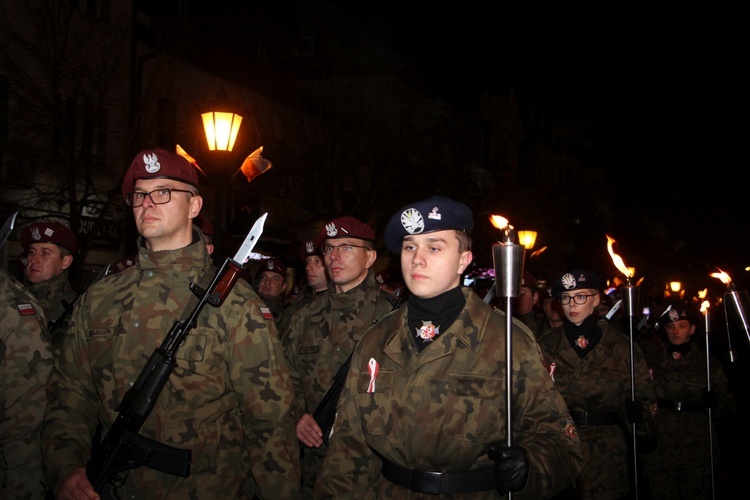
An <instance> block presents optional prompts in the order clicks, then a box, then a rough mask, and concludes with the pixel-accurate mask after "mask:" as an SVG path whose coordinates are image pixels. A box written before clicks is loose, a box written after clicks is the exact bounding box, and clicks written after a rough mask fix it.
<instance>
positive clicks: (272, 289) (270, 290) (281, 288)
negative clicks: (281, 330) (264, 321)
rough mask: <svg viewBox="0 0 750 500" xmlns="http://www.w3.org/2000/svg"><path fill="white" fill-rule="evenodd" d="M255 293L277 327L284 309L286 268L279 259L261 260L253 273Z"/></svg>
mask: <svg viewBox="0 0 750 500" xmlns="http://www.w3.org/2000/svg"><path fill="white" fill-rule="evenodd" d="M255 291H256V292H258V295H260V298H261V299H263V302H265V303H266V306H268V309H269V310H270V311H271V314H273V317H274V319H275V320H276V326H278V325H279V318H280V316H281V313H282V312H283V311H284V308H285V307H286V293H285V292H286V266H285V265H284V263H283V262H281V259H278V258H276V257H270V258H268V259H263V260H262V261H261V264H260V268H259V269H258V271H257V272H256V273H255Z"/></svg>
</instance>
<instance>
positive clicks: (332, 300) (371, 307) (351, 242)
mask: <svg viewBox="0 0 750 500" xmlns="http://www.w3.org/2000/svg"><path fill="white" fill-rule="evenodd" d="M322 231H323V232H322V234H321V235H320V236H319V237H318V238H317V239H318V240H319V241H322V242H323V245H322V248H321V252H322V254H323V259H324V261H325V265H326V268H327V270H328V276H329V277H330V280H331V282H330V284H329V287H328V292H327V293H323V294H321V295H319V296H318V297H316V298H315V300H313V301H312V302H311V303H310V304H309V305H307V306H305V307H303V308H301V309H299V310H298V311H296V312H295V313H294V314H292V316H291V318H289V321H288V324H287V327H286V330H285V334H283V337H282V338H283V340H284V348H285V352H286V356H287V359H288V360H289V364H290V368H291V372H292V382H293V384H294V390H295V396H296V407H297V408H296V411H297V415H296V417H297V419H298V421H297V438H298V439H299V441H300V442H301V443H302V444H303V445H304V448H303V451H302V494H303V498H312V496H313V490H314V488H315V479H316V477H317V475H318V471H319V469H320V466H321V464H322V462H323V459H324V458H325V454H326V453H327V451H328V446H327V445H325V444H324V441H323V432H322V430H321V429H320V426H319V425H318V424H317V423H316V422H315V419H314V418H313V416H312V414H313V412H314V411H315V409H316V408H317V407H318V405H319V404H320V401H321V400H322V399H323V397H324V396H325V394H326V392H327V391H328V389H329V388H330V387H331V383H332V382H333V380H334V376H335V375H336V373H337V371H338V370H339V368H340V367H341V366H342V365H344V363H345V362H346V361H347V358H348V357H349V355H350V354H351V353H352V351H353V350H354V346H355V345H356V344H357V342H358V341H359V339H360V338H361V337H362V335H363V334H364V332H365V331H366V330H367V329H368V328H369V327H370V326H372V325H373V324H374V323H375V322H376V321H378V320H379V319H380V318H382V317H383V316H385V315H386V314H387V313H389V312H390V311H391V310H392V309H393V306H392V305H391V304H390V303H389V302H388V298H387V296H388V294H387V293H385V292H383V291H381V290H380V286H379V285H378V283H377V282H376V281H375V276H374V273H373V271H372V265H373V264H374V263H375V259H376V258H377V251H376V250H375V231H374V230H373V229H372V227H370V226H369V225H367V224H366V223H364V222H362V221H360V220H358V219H356V218H354V217H351V216H344V217H339V218H337V219H334V220H331V221H329V222H327V223H326V224H325V226H324V228H323V229H322Z"/></svg>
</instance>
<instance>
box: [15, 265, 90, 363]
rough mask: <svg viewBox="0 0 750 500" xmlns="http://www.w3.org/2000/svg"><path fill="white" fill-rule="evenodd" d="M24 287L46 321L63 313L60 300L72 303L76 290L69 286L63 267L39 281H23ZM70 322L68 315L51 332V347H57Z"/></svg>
mask: <svg viewBox="0 0 750 500" xmlns="http://www.w3.org/2000/svg"><path fill="white" fill-rule="evenodd" d="M25 284H26V287H27V288H28V289H29V291H31V293H33V294H34V297H36V300H37V302H39V305H40V306H42V308H43V309H44V316H45V317H46V318H47V321H48V322H49V321H55V320H57V318H59V317H61V316H62V315H63V314H65V306H64V305H63V303H62V301H63V300H65V301H66V302H67V303H68V304H73V301H74V300H75V299H76V295H77V292H76V291H75V290H73V287H72V286H70V281H69V280H68V270H67V269H65V270H63V272H61V273H60V274H58V275H57V276H53V277H52V278H50V279H48V280H46V281H42V282H40V283H28V282H27V283H25ZM69 323H70V315H68V316H67V318H65V320H64V321H62V322H61V323H60V324H59V325H58V326H57V328H56V329H55V331H54V332H53V333H52V337H51V338H52V347H53V348H54V349H56V350H57V349H58V348H59V347H60V343H61V342H62V339H63V337H64V335H65V330H66V329H67V328H68V324H69Z"/></svg>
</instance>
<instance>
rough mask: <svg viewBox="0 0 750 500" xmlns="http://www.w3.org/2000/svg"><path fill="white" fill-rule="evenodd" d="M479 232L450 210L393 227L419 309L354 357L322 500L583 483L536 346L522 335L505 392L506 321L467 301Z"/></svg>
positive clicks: (422, 208) (433, 205)
mask: <svg viewBox="0 0 750 500" xmlns="http://www.w3.org/2000/svg"><path fill="white" fill-rule="evenodd" d="M473 226H474V219H473V216H472V213H471V210H470V209H469V207H467V206H466V205H464V204H463V203H458V202H456V201H454V200H451V199H449V198H445V197H441V196H435V197H433V198H429V199H427V200H423V201H420V202H417V203H413V204H410V205H407V206H406V207H404V208H403V209H402V210H399V211H398V212H396V214H394V215H393V217H391V219H390V221H389V222H388V225H387V226H386V229H385V243H386V245H387V247H388V249H389V250H390V251H391V252H393V253H396V254H399V253H400V254H401V270H402V272H403V277H404V280H405V282H406V286H407V287H408V288H409V292H410V295H409V298H408V299H407V300H406V303H405V305H404V306H402V307H401V308H400V309H399V310H398V312H395V313H393V314H390V315H388V316H386V317H385V318H384V319H383V320H381V321H380V322H378V323H377V324H376V325H375V326H373V327H372V328H370V329H369V330H368V331H367V333H366V334H365V335H364V337H362V339H361V340H360V341H359V344H357V347H356V349H355V351H354V356H353V358H352V363H351V370H350V372H349V376H348V377H347V379H346V386H345V388H344V392H343V394H342V400H341V402H340V406H339V409H338V415H337V418H336V423H335V424H334V427H333V434H332V436H331V449H330V451H329V453H328V456H327V457H326V461H325V463H324V465H323V468H322V470H321V473H320V477H319V478H318V482H317V484H316V494H317V495H319V496H320V498H362V499H364V498H406V497H410V496H414V497H416V496H419V497H420V498H422V497H423V496H425V497H426V494H435V495H452V494H463V495H465V497H466V498H469V497H470V498H473V499H474V498H477V499H483V498H498V497H499V496H502V495H506V494H507V493H508V492H513V498H519V499H521V498H533V499H539V498H549V497H551V496H553V495H554V494H555V493H557V492H559V491H562V490H563V489H565V488H566V487H567V486H569V485H570V484H572V481H573V480H574V478H575V477H576V475H577V473H578V470H579V469H580V467H581V463H582V457H581V452H580V443H579V441H578V438H577V436H576V429H575V425H574V424H573V421H572V419H571V418H570V415H569V414H568V411H567V408H566V407H565V402H564V401H563V399H562V397H561V396H560V394H559V393H558V392H557V391H556V390H555V388H554V386H553V383H552V380H550V377H549V375H548V374H547V371H546V370H545V368H544V366H543V364H542V360H541V353H540V352H539V349H538V348H537V346H536V344H535V342H534V338H533V336H532V335H531V334H530V333H528V331H527V330H526V329H522V328H520V327H514V328H513V332H512V334H513V344H512V347H513V352H512V356H513V360H512V364H511V366H512V369H511V370H510V372H511V375H512V379H511V380H508V377H507V374H508V363H507V360H506V332H505V325H506V318H505V315H504V313H502V312H497V311H496V310H493V309H492V308H491V307H490V306H489V305H487V304H485V303H484V301H483V300H482V299H481V298H480V297H479V296H477V295H476V294H475V293H474V292H473V291H472V290H471V289H469V288H467V287H461V275H462V274H463V273H464V271H465V270H466V268H467V266H468V265H469V264H470V263H471V261H472V253H471V236H470V231H471V229H472V228H473ZM507 383H510V384H511V388H512V401H510V402H508V401H506V391H505V388H506V384H507ZM509 403H510V404H511V405H512V422H508V421H507V418H506V417H507V412H506V409H507V407H508V404H509ZM508 432H510V433H511V438H512V443H513V444H512V446H507V438H508ZM516 495H517V496H516Z"/></svg>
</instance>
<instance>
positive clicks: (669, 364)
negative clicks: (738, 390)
mask: <svg viewBox="0 0 750 500" xmlns="http://www.w3.org/2000/svg"><path fill="white" fill-rule="evenodd" d="M691 344H692V345H691V347H690V350H688V352H686V353H684V354H682V355H681V356H680V357H679V358H678V359H675V358H674V357H673V356H672V353H670V352H669V350H668V349H667V348H666V346H661V345H660V344H655V343H651V344H650V345H643V344H641V346H642V347H643V352H644V354H645V356H646V362H647V363H648V366H649V370H650V371H651V374H652V377H653V379H654V385H655V390H656V396H657V397H658V399H659V400H667V401H670V402H681V403H688V404H691V405H696V406H701V407H702V406H703V391H705V390H706V388H707V387H708V385H707V382H708V380H707V378H706V351H705V350H701V349H699V348H698V346H697V345H695V344H694V343H691ZM710 359H711V361H710V363H709V366H710V368H711V371H710V374H711V391H712V392H715V393H716V395H717V399H718V401H717V402H718V405H717V407H716V408H715V409H713V410H712V417H716V418H722V417H732V416H734V414H735V412H736V403H735V400H734V396H733V394H732V391H731V389H730V386H729V380H728V379H727V376H726V374H725V373H724V370H723V369H722V367H721V363H719V362H718V361H717V360H716V359H714V357H713V356H711V358H710ZM654 418H655V420H656V446H655V448H654V449H653V450H650V451H648V452H646V453H641V457H642V458H643V459H644V460H645V461H646V462H650V463H654V464H657V465H659V466H661V468H667V469H670V468H694V467H700V466H703V467H710V466H711V463H710V458H709V457H710V447H709V443H708V436H709V427H708V411H706V410H704V411H701V412H695V411H683V412H676V411H673V410H669V409H666V408H657V410H656V414H655V416H654ZM715 422H716V420H714V423H715ZM711 435H712V437H713V450H714V464H718V463H719V461H720V460H719V459H720V455H719V444H718V440H717V432H716V429H715V428H714V429H712V434H711Z"/></svg>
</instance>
